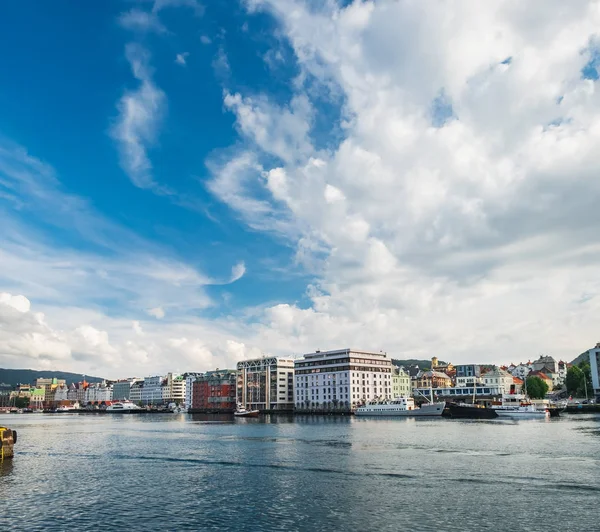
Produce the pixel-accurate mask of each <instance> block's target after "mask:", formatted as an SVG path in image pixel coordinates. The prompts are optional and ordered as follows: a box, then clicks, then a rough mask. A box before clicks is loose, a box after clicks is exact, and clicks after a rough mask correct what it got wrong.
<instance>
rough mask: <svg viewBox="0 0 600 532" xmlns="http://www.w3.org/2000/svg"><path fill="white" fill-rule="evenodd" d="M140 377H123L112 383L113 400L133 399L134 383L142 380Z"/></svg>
mask: <svg viewBox="0 0 600 532" xmlns="http://www.w3.org/2000/svg"><path fill="white" fill-rule="evenodd" d="M141 380H142V379H140V378H138V377H133V378H129V379H121V380H118V381H116V382H114V383H113V385H112V390H113V391H112V400H113V401H128V400H129V401H131V387H132V386H133V384H134V383H136V382H139V381H141Z"/></svg>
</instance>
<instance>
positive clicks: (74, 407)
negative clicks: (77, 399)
mask: <svg viewBox="0 0 600 532" xmlns="http://www.w3.org/2000/svg"><path fill="white" fill-rule="evenodd" d="M79 410H80V407H79V403H75V404H74V405H64V406H59V407H58V408H57V409H56V411H57V412H79Z"/></svg>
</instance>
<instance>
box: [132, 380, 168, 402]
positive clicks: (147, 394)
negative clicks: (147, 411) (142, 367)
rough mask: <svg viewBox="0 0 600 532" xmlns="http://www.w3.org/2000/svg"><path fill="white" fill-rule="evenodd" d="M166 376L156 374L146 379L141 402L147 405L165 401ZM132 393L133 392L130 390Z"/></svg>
mask: <svg viewBox="0 0 600 532" xmlns="http://www.w3.org/2000/svg"><path fill="white" fill-rule="evenodd" d="M163 380H164V377H162V376H160V375H155V376H153V377H146V378H145V379H144V386H143V388H142V393H141V402H142V403H143V404H145V405H157V404H162V402H163V392H162V383H163ZM130 393H131V392H130Z"/></svg>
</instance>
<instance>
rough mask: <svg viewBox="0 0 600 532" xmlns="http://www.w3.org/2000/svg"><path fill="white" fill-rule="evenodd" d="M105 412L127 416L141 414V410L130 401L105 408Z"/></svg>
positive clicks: (119, 402)
mask: <svg viewBox="0 0 600 532" xmlns="http://www.w3.org/2000/svg"><path fill="white" fill-rule="evenodd" d="M106 411H107V412H110V413H112V414H127V413H130V412H141V411H142V409H141V408H140V407H139V406H138V405H136V404H135V403H132V402H131V401H118V402H116V403H113V404H112V405H110V406H108V407H106Z"/></svg>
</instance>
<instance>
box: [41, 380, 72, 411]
mask: <svg viewBox="0 0 600 532" xmlns="http://www.w3.org/2000/svg"><path fill="white" fill-rule="evenodd" d="M66 384H67V381H66V380H64V379H57V378H48V379H46V378H39V379H36V381H35V386H36V388H44V404H46V406H51V404H52V402H53V401H54V392H55V390H56V388H58V387H59V386H61V385H66Z"/></svg>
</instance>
